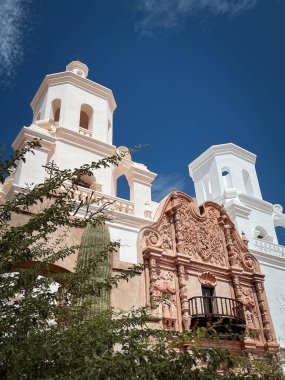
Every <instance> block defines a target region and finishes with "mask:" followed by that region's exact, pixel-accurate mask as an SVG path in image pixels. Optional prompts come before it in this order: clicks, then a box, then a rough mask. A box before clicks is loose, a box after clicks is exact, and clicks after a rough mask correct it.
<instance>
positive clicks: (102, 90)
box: [31, 71, 117, 112]
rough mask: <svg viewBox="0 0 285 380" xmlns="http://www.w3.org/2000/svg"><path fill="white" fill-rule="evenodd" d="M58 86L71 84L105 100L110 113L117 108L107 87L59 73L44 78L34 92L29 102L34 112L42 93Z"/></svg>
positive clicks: (75, 75) (77, 76) (65, 72)
mask: <svg viewBox="0 0 285 380" xmlns="http://www.w3.org/2000/svg"><path fill="white" fill-rule="evenodd" d="M60 84H71V85H73V86H76V87H78V88H81V89H82V90H84V91H88V92H90V93H91V94H94V95H97V96H99V97H100V98H102V99H105V100H107V102H108V104H109V107H110V109H111V111H112V112H114V110H115V109H116V107H117V104H116V101H115V98H114V95H113V92H112V90H110V89H109V88H107V87H104V86H102V85H100V84H98V83H96V82H93V81H91V80H90V79H87V78H83V77H80V76H79V75H77V74H74V73H72V72H71V71H64V72H61V73H56V74H50V75H47V76H46V77H45V79H44V80H43V82H42V84H41V85H40V88H39V89H38V91H37V92H36V94H35V96H34V98H33V99H32V101H31V107H32V109H33V111H34V109H35V107H36V105H37V103H38V101H39V100H40V98H41V97H42V95H43V93H44V92H45V91H46V90H47V88H48V87H50V86H57V85H60Z"/></svg>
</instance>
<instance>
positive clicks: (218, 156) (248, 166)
mask: <svg viewBox="0 0 285 380" xmlns="http://www.w3.org/2000/svg"><path fill="white" fill-rule="evenodd" d="M255 161H256V155H255V154H253V153H251V152H249V151H247V150H245V149H243V148H241V147H239V146H237V145H235V144H222V145H214V146H211V147H210V148H209V149H207V150H206V151H205V152H204V153H203V154H201V155H200V156H199V157H198V158H197V159H196V160H194V161H193V162H192V163H191V164H190V165H189V172H190V176H191V177H192V179H193V181H194V186H195V191H196V197H197V200H198V202H199V203H202V202H204V201H206V200H212V201H215V202H218V203H220V204H223V205H224V206H225V208H226V210H227V212H228V214H229V215H230V217H231V218H232V220H233V221H234V223H235V224H236V226H237V228H238V230H239V231H240V232H241V231H243V232H244V233H245V234H246V236H247V238H248V239H249V241H250V242H252V241H253V240H252V239H254V238H259V239H264V240H265V241H268V242H271V243H275V244H278V241H277V237H276V233H275V225H274V220H273V218H274V215H273V214H274V212H273V211H274V210H273V205H272V204H270V203H268V202H266V201H264V200H263V199H262V195H261V191H260V187H259V182H258V178H257V174H256V170H255Z"/></svg>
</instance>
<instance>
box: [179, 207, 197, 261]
mask: <svg viewBox="0 0 285 380" xmlns="http://www.w3.org/2000/svg"><path fill="white" fill-rule="evenodd" d="M174 223H175V233H176V241H177V244H176V249H177V252H178V253H182V254H183V255H187V256H189V257H190V258H194V259H197V258H198V254H197V253H198V235H197V229H198V223H197V221H196V220H195V219H194V218H193V217H192V216H191V215H189V210H188V203H187V202H185V201H181V207H180V208H179V210H178V211H177V212H176V213H175V214H174Z"/></svg>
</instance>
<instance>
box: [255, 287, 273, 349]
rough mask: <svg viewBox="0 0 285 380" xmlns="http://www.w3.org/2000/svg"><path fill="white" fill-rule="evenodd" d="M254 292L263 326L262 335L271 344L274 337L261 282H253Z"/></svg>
mask: <svg viewBox="0 0 285 380" xmlns="http://www.w3.org/2000/svg"><path fill="white" fill-rule="evenodd" d="M255 290H256V294H257V301H258V306H259V310H260V314H261V319H262V324H263V333H264V336H265V339H266V340H267V341H269V342H272V341H274V336H273V332H272V329H271V323H270V320H269V317H268V311H267V308H266V303H265V296H264V287H263V284H262V282H261V281H256V282H255Z"/></svg>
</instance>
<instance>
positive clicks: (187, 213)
mask: <svg viewBox="0 0 285 380" xmlns="http://www.w3.org/2000/svg"><path fill="white" fill-rule="evenodd" d="M193 213H194V212H193V210H191V204H190V203H189V202H187V201H186V200H185V199H181V200H180V207H179V208H178V210H177V211H176V213H175V215H174V222H175V232H176V240H177V245H176V247H177V252H178V253H182V254H184V255H187V256H190V258H191V259H193V260H197V261H206V262H209V263H211V264H215V265H219V266H225V265H226V260H225V256H224V252H223V243H222V235H221V229H220V226H219V224H218V211H217V210H216V209H214V208H213V207H210V208H208V209H207V215H206V216H203V218H200V219H202V220H198V218H197V217H195V216H194V215H193Z"/></svg>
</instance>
